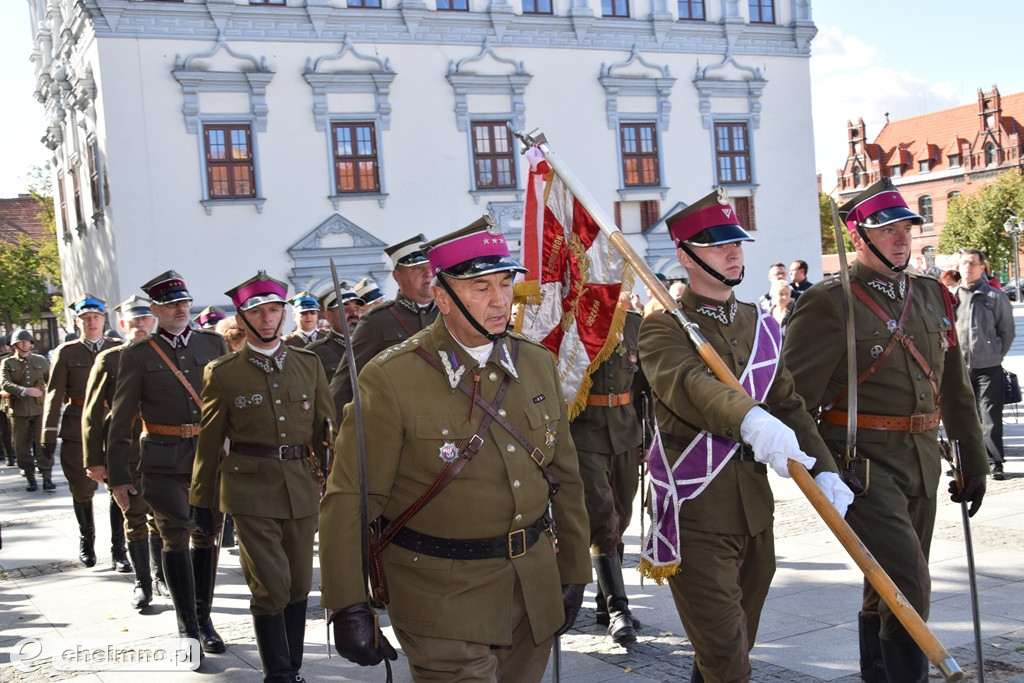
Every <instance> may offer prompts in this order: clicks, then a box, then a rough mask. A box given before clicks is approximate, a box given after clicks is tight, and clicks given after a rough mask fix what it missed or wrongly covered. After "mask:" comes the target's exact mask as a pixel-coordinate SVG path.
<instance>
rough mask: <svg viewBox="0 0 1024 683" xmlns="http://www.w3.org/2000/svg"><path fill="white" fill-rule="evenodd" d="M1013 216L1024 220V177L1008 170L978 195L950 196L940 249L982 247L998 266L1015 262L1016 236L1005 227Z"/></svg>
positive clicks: (947, 250)
mask: <svg viewBox="0 0 1024 683" xmlns="http://www.w3.org/2000/svg"><path fill="white" fill-rule="evenodd" d="M1011 216H1016V221H1015V222H1017V223H1019V222H1021V221H1024V177H1021V175H1020V174H1018V173H1017V172H1015V171H1006V172H1005V173H1000V174H999V175H998V176H996V178H995V180H994V181H992V182H991V183H989V184H988V185H986V186H985V187H983V188H982V189H981V190H979V191H978V192H975V193H974V194H971V195H958V196H956V197H952V198H950V201H949V204H948V209H947V215H946V224H945V226H944V227H943V228H942V234H941V235H939V243H938V245H937V249H938V251H940V252H942V253H943V254H954V253H956V252H957V251H959V250H960V249H980V250H981V251H983V252H985V253H986V254H987V255H988V260H989V261H990V262H991V263H992V265H993V267H997V268H998V267H999V266H1000V265H1001V264H1003V263H1006V262H1007V261H1010V262H1012V259H1013V238H1012V237H1011V236H1010V235H1007V234H1006V228H1005V227H1004V224H1005V223H1006V221H1007V219H1009V218H1010V217H1011Z"/></svg>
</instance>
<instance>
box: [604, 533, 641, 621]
mask: <svg viewBox="0 0 1024 683" xmlns="http://www.w3.org/2000/svg"><path fill="white" fill-rule="evenodd" d="M622 554H623V546H622V544H621V543H620V544H619V566H620V567H621V566H622ZM594 602H595V603H596V605H597V606H596V607H595V608H594V623H596V624H597V625H598V626H607V625H608V622H609V621H611V620H610V619H609V617H608V601H607V600H605V597H604V591H603V590H601V583H600V582H598V584H597V595H596V596H594ZM632 618H633V630H634V631H639V630H640V620H639V619H637V618H636V615H635V614H634V615H632Z"/></svg>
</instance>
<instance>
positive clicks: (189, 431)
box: [142, 420, 199, 439]
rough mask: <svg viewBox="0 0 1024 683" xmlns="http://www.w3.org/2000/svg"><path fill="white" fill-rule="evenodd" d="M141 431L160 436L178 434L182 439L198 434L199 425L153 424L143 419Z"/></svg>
mask: <svg viewBox="0 0 1024 683" xmlns="http://www.w3.org/2000/svg"><path fill="white" fill-rule="evenodd" d="M142 431H144V432H148V433H150V434H159V435H160V436H180V437H181V438H182V439H191V438H194V437H197V436H199V425H197V424H190V425H155V424H153V423H152V422H146V421H145V420H143V421H142Z"/></svg>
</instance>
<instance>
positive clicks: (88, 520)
mask: <svg viewBox="0 0 1024 683" xmlns="http://www.w3.org/2000/svg"><path fill="white" fill-rule="evenodd" d="M74 506H75V518H76V519H77V520H78V536H79V538H78V559H80V560H81V561H82V564H84V565H85V566H86V567H93V566H95V565H96V525H95V523H94V522H93V519H92V501H91V500H90V501H88V502H86V503H75V504H74Z"/></svg>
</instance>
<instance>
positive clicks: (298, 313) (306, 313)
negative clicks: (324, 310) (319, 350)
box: [281, 292, 324, 349]
mask: <svg viewBox="0 0 1024 683" xmlns="http://www.w3.org/2000/svg"><path fill="white" fill-rule="evenodd" d="M288 303H290V304H291V305H292V318H294V319H295V329H294V330H292V331H291V332H289V333H288V334H286V335H284V337H282V338H281V341H283V342H284V343H285V344H287V345H288V346H297V347H299V348H300V349H304V348H306V347H308V346H309V345H310V344H312V343H313V342H315V341H317V340H318V339H323V338H324V335H323V334H321V333H320V330H318V329H317V328H316V326H317V322H318V321H319V319H320V302H319V301H317V300H316V297H315V296H313V295H312V294H310V293H309V292H299V293H298V294H296V295H295V296H293V297H292V298H291V299H289V301H288Z"/></svg>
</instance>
